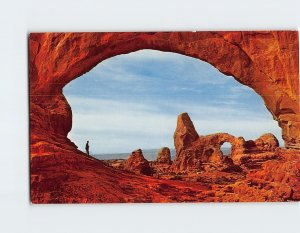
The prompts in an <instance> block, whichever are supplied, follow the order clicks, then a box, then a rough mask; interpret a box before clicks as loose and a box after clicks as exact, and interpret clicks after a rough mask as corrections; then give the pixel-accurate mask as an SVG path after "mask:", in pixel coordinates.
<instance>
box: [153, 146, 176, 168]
mask: <svg viewBox="0 0 300 233" xmlns="http://www.w3.org/2000/svg"><path fill="white" fill-rule="evenodd" d="M155 162H156V163H158V164H168V165H170V164H171V163H172V160H171V152H170V149H169V148H168V147H162V148H160V150H159V151H158V153H157V158H156V160H155Z"/></svg>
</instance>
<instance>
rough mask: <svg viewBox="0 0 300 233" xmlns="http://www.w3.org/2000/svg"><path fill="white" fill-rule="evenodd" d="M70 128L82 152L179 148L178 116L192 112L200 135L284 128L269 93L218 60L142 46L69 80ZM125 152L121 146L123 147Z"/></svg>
mask: <svg viewBox="0 0 300 233" xmlns="http://www.w3.org/2000/svg"><path fill="white" fill-rule="evenodd" d="M63 93H64V95H65V96H66V98H67V100H68V102H69V103H70V106H71V108H72V113H73V124H72V130H71V131H70V133H69V134H68V138H70V139H71V140H72V141H73V142H74V143H75V144H76V145H77V146H78V148H79V149H80V150H82V151H85V150H84V147H85V143H86V141H87V140H89V141H90V143H91V144H90V150H91V152H92V153H94V154H114V153H128V152H123V151H132V150H131V149H130V148H154V147H156V148H161V147H169V148H173V147H174V143H173V133H174V131H175V128H176V122H177V116H178V114H180V113H182V112H187V113H188V114H189V115H190V117H191V120H192V121H193V123H194V125H195V128H196V131H197V132H198V133H199V135H207V134H213V133H218V132H226V133H229V134H232V135H234V136H236V137H239V136H242V137H244V138H245V140H255V139H256V138H258V137H259V136H261V135H262V134H264V133H273V134H274V135H275V136H276V137H277V139H278V141H279V143H280V146H282V145H283V140H282V138H281V129H280V128H279V126H278V124H277V122H276V121H275V120H274V119H273V118H272V115H271V113H270V112H269V111H268V110H267V108H266V107H265V106H264V103H263V100H262V99H261V97H260V96H259V95H258V94H256V93H255V92H254V91H253V90H252V89H251V88H249V87H247V86H244V85H242V84H240V83H238V82H237V81H236V80H235V79H234V78H233V77H230V76H226V75H224V74H222V73H221V72H219V71H218V70H217V69H216V68H215V67H213V66H212V65H210V64H208V63H206V62H204V61H201V60H199V59H195V58H191V57H187V56H184V55H180V54H176V53H169V52H161V51H155V50H140V51H137V52H133V53H129V54H125V55H119V56H115V57H112V58H110V59H107V60H105V61H103V62H101V63H99V64H98V65H97V66H95V67H94V68H93V69H92V70H91V71H89V72H87V73H86V74H84V75H82V76H81V77H79V78H78V79H76V80H74V81H72V82H71V83H69V84H68V85H67V86H66V87H65V88H64V89H63ZM119 151H120V152H119Z"/></svg>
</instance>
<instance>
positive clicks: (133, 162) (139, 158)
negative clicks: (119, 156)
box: [124, 149, 152, 175]
mask: <svg viewBox="0 0 300 233" xmlns="http://www.w3.org/2000/svg"><path fill="white" fill-rule="evenodd" d="M124 169H125V170H128V171H132V172H134V173H137V174H143V175H151V174H152V170H151V168H150V165H149V162H148V160H146V159H145V158H144V155H143V152H142V150H141V149H137V150H135V151H133V152H132V153H131V155H130V156H129V158H128V159H127V160H126V161H125V163H124Z"/></svg>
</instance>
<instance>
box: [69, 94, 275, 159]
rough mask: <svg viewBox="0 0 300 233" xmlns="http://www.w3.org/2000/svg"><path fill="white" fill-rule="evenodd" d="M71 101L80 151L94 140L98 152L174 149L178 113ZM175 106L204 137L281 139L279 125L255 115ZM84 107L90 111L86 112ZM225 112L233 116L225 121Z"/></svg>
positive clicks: (114, 103) (74, 135)
mask: <svg viewBox="0 0 300 233" xmlns="http://www.w3.org/2000/svg"><path fill="white" fill-rule="evenodd" d="M68 101H69V102H70V105H71V106H72V108H73V129H72V131H71V132H70V134H69V137H70V138H71V140H73V141H74V142H75V143H76V144H77V145H78V146H80V149H83V148H84V144H85V141H86V140H90V141H91V145H92V146H91V149H92V150H93V151H94V152H95V153H113V152H126V151H128V152H130V151H132V150H134V149H135V148H144V149H149V148H159V147H162V146H169V147H173V133H174V130H175V128H176V120H177V114H174V115H171V114H169V113H163V112H160V111H158V110H159V107H157V106H155V105H151V104H146V103H145V104H141V103H134V102H122V101H113V100H102V99H93V98H80V97H68ZM82 106H84V107H83V108H82ZM172 107H173V108H178V109H177V110H178V113H180V112H181V111H180V110H181V109H184V111H187V112H188V113H189V114H190V116H191V118H192V121H193V122H194V124H195V127H196V129H197V131H198V132H199V134H202V135H206V134H210V133H217V132H227V133H231V134H233V135H235V136H244V137H245V139H255V138H257V137H258V136H260V135H261V134H263V133H267V132H273V133H274V132H275V134H276V136H277V137H278V136H280V129H279V128H278V126H277V122H275V121H270V120H268V119H264V118H257V117H256V118H255V117H254V116H253V115H252V118H251V116H249V118H247V119H243V118H238V117H234V115H235V114H236V115H237V113H238V111H239V110H234V109H231V108H224V109H222V111H220V109H219V108H217V107H209V106H197V105H179V104H177V105H174V106H172ZM85 108H86V109H90V110H88V111H85V110H84V109H85ZM226 112H230V113H231V114H232V116H233V117H232V118H231V119H230V118H227V119H226V120H225V121H223V120H222V117H224V116H226V114H225V115H224V113H226ZM213 116H215V117H213ZM237 116H238V115H237ZM217 117H218V118H217ZM220 118H221V119H220ZM278 139H280V138H278Z"/></svg>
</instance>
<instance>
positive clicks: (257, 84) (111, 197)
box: [29, 31, 300, 203]
mask: <svg viewBox="0 0 300 233" xmlns="http://www.w3.org/2000/svg"><path fill="white" fill-rule="evenodd" d="M141 49H155V50H160V51H168V52H175V53H180V54H183V55H186V56H190V57H194V58H197V59H200V60H203V61H206V62H208V63H210V64H211V65H213V66H215V67H216V68H217V69H218V70H220V72H222V73H224V74H226V75H229V76H232V77H233V78H234V79H236V80H237V81H238V82H240V83H241V84H243V85H247V86H248V87H250V88H252V89H253V90H255V92H256V93H258V94H259V95H260V96H261V97H262V99H263V100H264V103H265V105H266V107H267V109H268V110H269V111H270V112H271V114H272V115H273V117H274V119H275V120H277V121H278V123H279V126H280V127H281V128H282V137H283V139H284V141H285V145H286V147H288V148H295V149H300V110H299V108H300V107H299V85H298V84H299V54H298V53H299V52H298V51H299V40H298V32H296V31H257V32H247V31H243V32H157V33H152V32H138V33H128V32H125V33H31V34H30V36H29V80H30V165H31V169H30V170H31V197H32V201H33V202H34V203H61V202H92V203H94V202H125V201H128V202H141V201H144V202H145V201H149V197H150V196H151V201H156V202H161V201H174V200H177V201H193V200H194V201H195V200H199V201H203V200H206V201H210V200H211V201H218V200H219V201H229V200H231V201H236V200H239V201H262V200H282V198H281V196H280V195H281V194H278V195H277V196H276V195H275V196H274V195H273V194H272V193H273V192H271V191H270V192H269V193H270V196H268V195H266V196H263V194H264V193H261V190H260V189H257V188H256V187H254V186H253V187H249V182H248V181H247V180H245V181H244V182H242V183H239V186H236V187H231V188H227V187H226V189H225V188H224V190H225V191H224V192H222V190H218V188H216V189H215V188H212V190H213V191H212V193H209V194H207V196H205V195H204V192H203V190H205V187H204V188H203V187H199V184H196V185H191V184H190V185H189V184H182V182H181V183H180V182H179V183H176V182H175V181H168V182H161V181H159V180H157V179H150V177H144V176H143V177H142V176H137V175H135V174H132V173H130V174H129V173H128V172H125V171H119V170H116V169H113V168H109V167H106V166H104V165H103V164H102V163H101V162H99V161H96V160H93V159H92V158H87V157H85V156H84V155H83V154H82V153H81V152H80V151H79V150H77V147H76V145H75V144H73V143H72V142H71V141H70V140H69V139H68V138H67V135H68V133H69V131H70V130H71V128H72V111H71V108H70V106H69V104H68V102H67V101H66V99H65V97H64V96H63V92H62V89H63V87H64V86H65V85H67V84H68V83H69V82H71V81H72V80H74V79H76V78H78V77H80V76H81V75H82V74H84V73H86V72H88V71H89V70H91V69H92V68H93V67H95V66H96V65H97V64H98V63H100V62H102V61H104V60H105V59H108V58H110V57H113V56H116V55H120V54H126V53H130V52H134V51H137V50H141ZM199 78H200V77H199ZM253 143H254V142H253ZM253 143H252V144H253ZM250 144H251V143H250ZM209 153H210V152H208V154H209ZM287 153H288V152H287V151H284V152H283V153H282V156H283V157H284V155H285V154H287ZM293 153H294V154H295V155H296V154H297V155H298V154H299V153H298V152H293ZM298 157H299V156H298ZM216 159H218V156H216ZM297 159H298V158H297ZM297 159H295V160H297ZM288 163H289V161H287V164H288ZM183 164H184V163H183ZM293 164H295V163H293ZM183 166H185V165H183ZM276 166H278V167H277V171H281V164H280V162H278V164H277V165H276ZM297 166H298V165H297ZM287 167H288V166H287ZM298 167H299V166H298ZM294 170H295V171H296V170H297V168H295V169H294ZM262 173H264V171H262ZM298 174H299V172H298V173H296V175H293V179H294V180H297V179H299V177H298ZM270 176H271V175H270ZM262 177H264V176H263V175H262ZM74 180H76V182H75V181H74ZM287 180H288V179H287ZM289 180H292V177H290V179H289ZM116 181H118V185H116V184H115V183H116ZM270 182H272V185H273V184H274V185H275V186H276V185H277V186H280V185H279V183H276V182H277V181H274V182H273V181H270ZM283 182H285V181H283ZM253 183H255V182H253ZM295 183H296V184H293V185H294V186H297V182H296V181H295ZM137 184H138V185H137ZM149 184H151V185H150V186H151V188H152V189H151V190H150V189H149V188H148V185H149ZM146 186H147V188H145V187H146ZM262 186H263V185H262ZM275 186H274V187H275ZM277 186H276V187H277ZM170 187H176V188H174V189H175V191H172V190H173V189H171V188H170ZM187 187H188V188H189V190H190V194H191V195H190V196H187V194H186V193H187V192H186V189H187ZM58 189H59V190H58ZM293 189H294V188H293ZM232 190H234V194H235V196H236V197H233V194H232ZM295 190H296V189H295ZM227 192H228V193H227ZM195 193H197V197H195ZM293 193H295V191H294V192H293ZM218 194H219V195H218ZM225 194H228V195H225ZM203 195H204V196H203ZM241 196H242V197H243V199H241V198H240V197H241ZM291 196H293V198H294V199H295V197H294V196H295V194H293V195H291ZM261 197H263V199H262V198H261ZM235 198H236V199H235ZM298 198H299V197H298Z"/></svg>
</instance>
